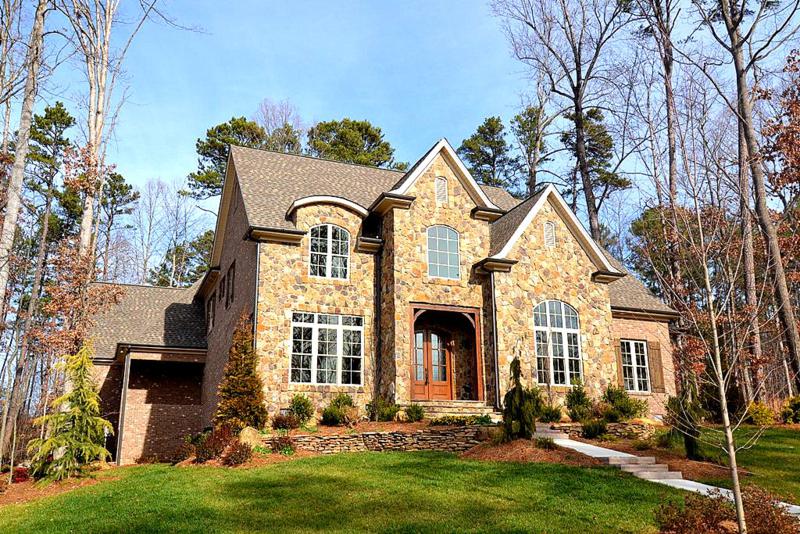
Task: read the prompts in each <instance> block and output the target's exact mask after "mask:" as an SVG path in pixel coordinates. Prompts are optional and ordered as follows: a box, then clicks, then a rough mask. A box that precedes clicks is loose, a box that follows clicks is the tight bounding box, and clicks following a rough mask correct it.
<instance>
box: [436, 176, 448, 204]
mask: <svg viewBox="0 0 800 534" xmlns="http://www.w3.org/2000/svg"><path fill="white" fill-rule="evenodd" d="M436 204H438V205H440V206H443V205H446V204H447V178H445V177H444V176H437V177H436Z"/></svg>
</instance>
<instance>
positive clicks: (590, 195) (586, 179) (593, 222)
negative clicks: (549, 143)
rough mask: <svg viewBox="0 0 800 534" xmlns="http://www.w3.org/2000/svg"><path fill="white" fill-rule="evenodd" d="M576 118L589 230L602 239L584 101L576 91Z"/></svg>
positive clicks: (594, 237) (576, 133)
mask: <svg viewBox="0 0 800 534" xmlns="http://www.w3.org/2000/svg"><path fill="white" fill-rule="evenodd" d="M573 104H574V111H575V118H574V120H573V122H574V124H575V154H576V156H577V159H578V171H579V173H580V175H581V184H582V186H583V196H584V198H585V199H586V214H587V215H588V217H589V231H590V233H591V234H592V238H593V239H594V240H595V241H600V219H599V217H598V215H597V200H596V199H595V196H594V188H593V187H592V177H591V175H590V174H589V161H588V158H587V155H586V126H585V121H584V116H583V102H581V97H580V96H579V94H578V93H577V92H576V94H575V96H574V101H573Z"/></svg>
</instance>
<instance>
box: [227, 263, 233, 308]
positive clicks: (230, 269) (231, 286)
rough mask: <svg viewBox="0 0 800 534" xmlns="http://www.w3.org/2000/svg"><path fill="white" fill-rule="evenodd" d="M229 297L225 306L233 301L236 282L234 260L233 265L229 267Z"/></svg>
mask: <svg viewBox="0 0 800 534" xmlns="http://www.w3.org/2000/svg"><path fill="white" fill-rule="evenodd" d="M227 276H228V299H227V300H226V301H225V307H226V308H227V307H228V306H230V305H231V303H233V294H234V293H233V290H234V287H235V284H236V262H235V261H234V262H233V263H231V266H230V267H228V275H227Z"/></svg>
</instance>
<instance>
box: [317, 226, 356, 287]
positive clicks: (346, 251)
mask: <svg viewBox="0 0 800 534" xmlns="http://www.w3.org/2000/svg"><path fill="white" fill-rule="evenodd" d="M309 263H310V266H309V272H310V274H311V276H320V277H323V278H340V279H346V278H347V270H348V267H349V263H350V232H348V231H347V230H345V229H344V228H342V227H340V226H336V225H333V224H320V225H318V226H314V227H313V228H311V258H310V262H309Z"/></svg>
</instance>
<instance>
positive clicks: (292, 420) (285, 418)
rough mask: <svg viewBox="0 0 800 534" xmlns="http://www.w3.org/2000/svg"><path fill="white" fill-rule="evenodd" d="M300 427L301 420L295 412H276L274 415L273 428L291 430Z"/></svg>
mask: <svg viewBox="0 0 800 534" xmlns="http://www.w3.org/2000/svg"><path fill="white" fill-rule="evenodd" d="M293 428H300V420H299V419H298V418H297V416H296V415H294V414H291V413H290V414H286V415H283V414H276V415H273V416H272V429H273V430H291V429H293Z"/></svg>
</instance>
